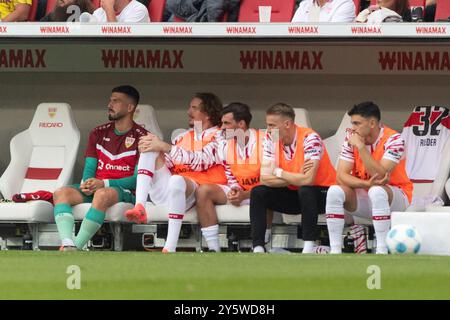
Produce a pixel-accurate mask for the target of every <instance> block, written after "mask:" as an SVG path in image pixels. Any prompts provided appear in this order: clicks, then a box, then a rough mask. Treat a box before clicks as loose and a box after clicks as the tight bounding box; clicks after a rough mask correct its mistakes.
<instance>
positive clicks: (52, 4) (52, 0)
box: [45, 0, 58, 14]
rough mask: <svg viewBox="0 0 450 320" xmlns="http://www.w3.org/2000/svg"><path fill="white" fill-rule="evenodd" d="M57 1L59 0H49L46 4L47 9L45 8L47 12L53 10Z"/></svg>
mask: <svg viewBox="0 0 450 320" xmlns="http://www.w3.org/2000/svg"><path fill="white" fill-rule="evenodd" d="M57 1H58V0H47V6H46V9H45V14H49V13H50V12H52V10H53V8H54V7H55V5H56V2H57Z"/></svg>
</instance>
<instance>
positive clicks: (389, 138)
mask: <svg viewBox="0 0 450 320" xmlns="http://www.w3.org/2000/svg"><path fill="white" fill-rule="evenodd" d="M348 115H349V116H350V117H351V123H352V129H351V131H349V133H348V135H347V137H346V139H345V141H344V144H343V146H342V151H341V154H340V159H339V164H338V169H337V183H338V185H333V186H331V187H330V189H329V190H328V195H327V204H326V214H327V226H328V232H329V236H330V246H331V253H334V254H339V253H341V252H342V233H343V229H344V214H351V215H355V216H359V217H364V218H370V217H371V218H372V219H373V226H374V228H375V234H376V240H377V241H376V243H377V248H376V253H378V254H386V253H388V250H387V247H386V235H387V233H388V231H389V228H390V224H391V211H405V210H406V208H407V207H408V205H409V203H410V202H411V199H412V191H413V184H412V183H411V181H410V180H409V178H408V176H407V174H406V170H405V159H404V158H403V152H404V148H405V146H404V145H405V144H404V141H403V138H402V137H401V135H400V134H399V133H397V132H396V131H394V130H392V129H390V128H389V127H387V126H386V125H383V124H381V122H380V120H381V112H380V109H379V108H378V106H377V105H376V104H374V103H373V102H362V103H360V104H357V105H355V106H354V107H353V108H352V109H351V110H350V111H348Z"/></svg>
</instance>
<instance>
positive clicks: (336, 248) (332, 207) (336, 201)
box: [325, 186, 345, 254]
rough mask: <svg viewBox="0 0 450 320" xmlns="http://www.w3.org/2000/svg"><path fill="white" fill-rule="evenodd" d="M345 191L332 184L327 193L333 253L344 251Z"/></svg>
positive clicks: (328, 223) (329, 229) (327, 214)
mask: <svg viewBox="0 0 450 320" xmlns="http://www.w3.org/2000/svg"><path fill="white" fill-rule="evenodd" d="M344 202H345V193H344V190H342V188H341V187H339V186H331V187H330V188H329V189H328V193H327V204H326V207H325V212H326V217H327V227H328V234H329V236H330V247H331V253H332V254H333V253H334V254H337V253H342V233H343V231H344V225H345V220H344Z"/></svg>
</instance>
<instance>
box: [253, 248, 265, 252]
mask: <svg viewBox="0 0 450 320" xmlns="http://www.w3.org/2000/svg"><path fill="white" fill-rule="evenodd" d="M265 252H266V249H264V247H263V246H256V247H254V248H253V253H265Z"/></svg>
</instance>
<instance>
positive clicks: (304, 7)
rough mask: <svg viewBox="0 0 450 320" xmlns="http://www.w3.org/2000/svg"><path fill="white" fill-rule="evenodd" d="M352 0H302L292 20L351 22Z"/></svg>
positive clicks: (353, 11)
mask: <svg viewBox="0 0 450 320" xmlns="http://www.w3.org/2000/svg"><path fill="white" fill-rule="evenodd" d="M355 10H356V9H355V3H354V2H353V0H303V1H302V2H300V5H299V7H298V9H297V11H296V12H295V14H294V18H292V22H353V21H354V20H355Z"/></svg>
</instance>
